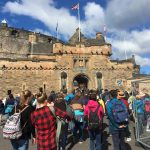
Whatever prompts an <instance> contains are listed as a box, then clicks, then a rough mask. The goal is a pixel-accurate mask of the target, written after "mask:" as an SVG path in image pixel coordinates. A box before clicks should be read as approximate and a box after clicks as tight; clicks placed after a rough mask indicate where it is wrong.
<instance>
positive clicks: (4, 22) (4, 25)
mask: <svg viewBox="0 0 150 150" xmlns="http://www.w3.org/2000/svg"><path fill="white" fill-rule="evenodd" d="M1 27H8V24H7V21H6V20H5V19H4V20H2V21H1Z"/></svg>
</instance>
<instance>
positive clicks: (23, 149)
mask: <svg viewBox="0 0 150 150" xmlns="http://www.w3.org/2000/svg"><path fill="white" fill-rule="evenodd" d="M11 144H12V147H13V150H28V147H29V140H25V139H18V140H11Z"/></svg>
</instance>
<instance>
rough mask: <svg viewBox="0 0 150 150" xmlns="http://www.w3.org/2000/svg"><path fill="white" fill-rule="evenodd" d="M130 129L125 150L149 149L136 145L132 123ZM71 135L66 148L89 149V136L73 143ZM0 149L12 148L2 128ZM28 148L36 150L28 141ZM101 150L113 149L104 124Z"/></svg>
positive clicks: (72, 149) (8, 149) (71, 149)
mask: <svg viewBox="0 0 150 150" xmlns="http://www.w3.org/2000/svg"><path fill="white" fill-rule="evenodd" d="M105 123H107V120H106V119H105ZM130 130H131V133H132V141H130V142H126V150H144V149H145V150H150V149H146V148H142V147H141V146H140V145H138V146H136V145H135V138H134V124H133V123H131V125H130ZM71 139H72V138H71V136H69V139H68V141H69V142H70V143H69V144H68V146H67V150H89V138H87V139H86V140H85V142H83V143H82V144H79V143H77V144H75V145H73V144H72V142H71ZM0 150H12V148H11V144H10V141H9V140H5V139H3V137H2V129H0ZM29 150H36V146H33V145H32V144H31V143H30V146H29ZM102 150H113V145H112V138H111V136H109V134H108V127H107V124H106V128H105V130H104V132H103V145H102Z"/></svg>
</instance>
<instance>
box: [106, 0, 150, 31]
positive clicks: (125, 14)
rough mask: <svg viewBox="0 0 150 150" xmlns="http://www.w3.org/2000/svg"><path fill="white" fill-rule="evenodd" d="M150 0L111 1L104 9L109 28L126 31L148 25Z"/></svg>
mask: <svg viewBox="0 0 150 150" xmlns="http://www.w3.org/2000/svg"><path fill="white" fill-rule="evenodd" d="M149 10H150V0H111V1H110V2H109V3H108V6H107V8H106V22H107V24H108V26H109V27H113V28H116V29H126V28H131V27H134V26H136V27H137V25H139V26H140V25H143V24H145V23H150V13H149Z"/></svg>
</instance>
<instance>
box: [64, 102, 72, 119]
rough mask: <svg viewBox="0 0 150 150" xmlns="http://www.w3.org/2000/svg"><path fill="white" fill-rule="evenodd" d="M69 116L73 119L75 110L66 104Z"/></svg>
mask: <svg viewBox="0 0 150 150" xmlns="http://www.w3.org/2000/svg"><path fill="white" fill-rule="evenodd" d="M66 112H67V115H68V116H69V117H70V118H71V119H72V118H73V117H74V112H73V109H72V107H71V106H70V105H68V104H66Z"/></svg>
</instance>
